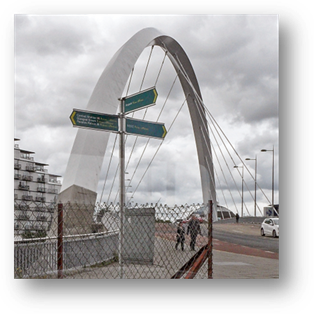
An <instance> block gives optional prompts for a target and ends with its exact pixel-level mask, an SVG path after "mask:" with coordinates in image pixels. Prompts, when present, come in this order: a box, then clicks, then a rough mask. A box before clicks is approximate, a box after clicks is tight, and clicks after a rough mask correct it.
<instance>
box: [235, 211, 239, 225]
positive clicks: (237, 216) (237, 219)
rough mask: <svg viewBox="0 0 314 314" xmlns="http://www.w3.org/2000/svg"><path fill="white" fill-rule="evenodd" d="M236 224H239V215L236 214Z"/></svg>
mask: <svg viewBox="0 0 314 314" xmlns="http://www.w3.org/2000/svg"><path fill="white" fill-rule="evenodd" d="M236 222H237V223H238V222H239V214H238V213H236Z"/></svg>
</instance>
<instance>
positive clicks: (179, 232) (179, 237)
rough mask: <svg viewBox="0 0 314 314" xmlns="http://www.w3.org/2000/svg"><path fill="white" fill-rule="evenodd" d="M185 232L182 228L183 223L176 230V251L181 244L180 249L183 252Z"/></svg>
mask: <svg viewBox="0 0 314 314" xmlns="http://www.w3.org/2000/svg"><path fill="white" fill-rule="evenodd" d="M184 234H185V231H184V228H183V222H180V223H179V226H178V229H177V243H176V250H177V249H178V246H179V244H180V243H181V249H182V251H184V241H185V235H184Z"/></svg>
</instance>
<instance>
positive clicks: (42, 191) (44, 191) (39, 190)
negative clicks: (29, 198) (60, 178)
mask: <svg viewBox="0 0 314 314" xmlns="http://www.w3.org/2000/svg"><path fill="white" fill-rule="evenodd" d="M37 192H41V193H46V189H45V188H44V187H41V186H38V187H37Z"/></svg>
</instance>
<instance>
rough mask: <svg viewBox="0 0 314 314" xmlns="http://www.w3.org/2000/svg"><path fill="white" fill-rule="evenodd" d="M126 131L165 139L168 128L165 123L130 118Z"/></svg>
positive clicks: (127, 120) (127, 121)
mask: <svg viewBox="0 0 314 314" xmlns="http://www.w3.org/2000/svg"><path fill="white" fill-rule="evenodd" d="M126 133H128V134H137V135H140V136H145V137H154V138H159V139H164V138H165V136H166V134H167V130H166V128H165V125H164V124H163V123H156V122H149V121H143V120H136V119H131V118H128V119H126Z"/></svg>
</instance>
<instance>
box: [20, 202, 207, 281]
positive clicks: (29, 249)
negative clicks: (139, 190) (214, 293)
mask: <svg viewBox="0 0 314 314" xmlns="http://www.w3.org/2000/svg"><path fill="white" fill-rule="evenodd" d="M204 208H205V207H204V205H202V204H197V205H195V204H193V205H182V206H174V207H172V208H170V207H168V206H167V205H161V204H159V205H153V204H145V205H141V206H139V205H136V206H134V207H132V208H124V210H123V214H122V215H121V213H120V206H119V204H117V205H114V204H109V205H108V204H96V206H95V205H82V204H72V203H67V204H58V205H55V206H54V207H52V206H45V205H42V204H40V205H38V204H36V203H28V204H25V203H15V215H14V231H15V232H14V234H15V239H14V277H15V278H64V279H76V278H81V279H95V278H99V279H124V278H125V279H152V278H154V279H170V278H182V276H183V274H184V273H186V272H187V271H188V270H189V269H191V268H193V267H194V268H193V271H192V272H193V276H192V277H194V278H203V279H207V278H210V274H209V267H210V266H209V265H210V264H209V262H210V260H211V256H210V254H211V253H209V252H211V251H209V245H211V243H209V242H210V241H209V239H210V233H209V232H208V226H211V221H210V224H209V223H208V219H207V218H208V217H210V216H207V215H205V216H204V215H203V217H202V216H201V215H202V213H203V212H204ZM206 208H207V207H206ZM205 212H206V211H205ZM192 216H194V218H193V219H192V218H191V217H192ZM192 220H193V222H191V221H192ZM210 230H211V228H210ZM194 241H195V244H194V243H193V242H194ZM208 257H210V258H208ZM206 259H207V260H208V263H205V260H206ZM192 277H187V278H192Z"/></svg>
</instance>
